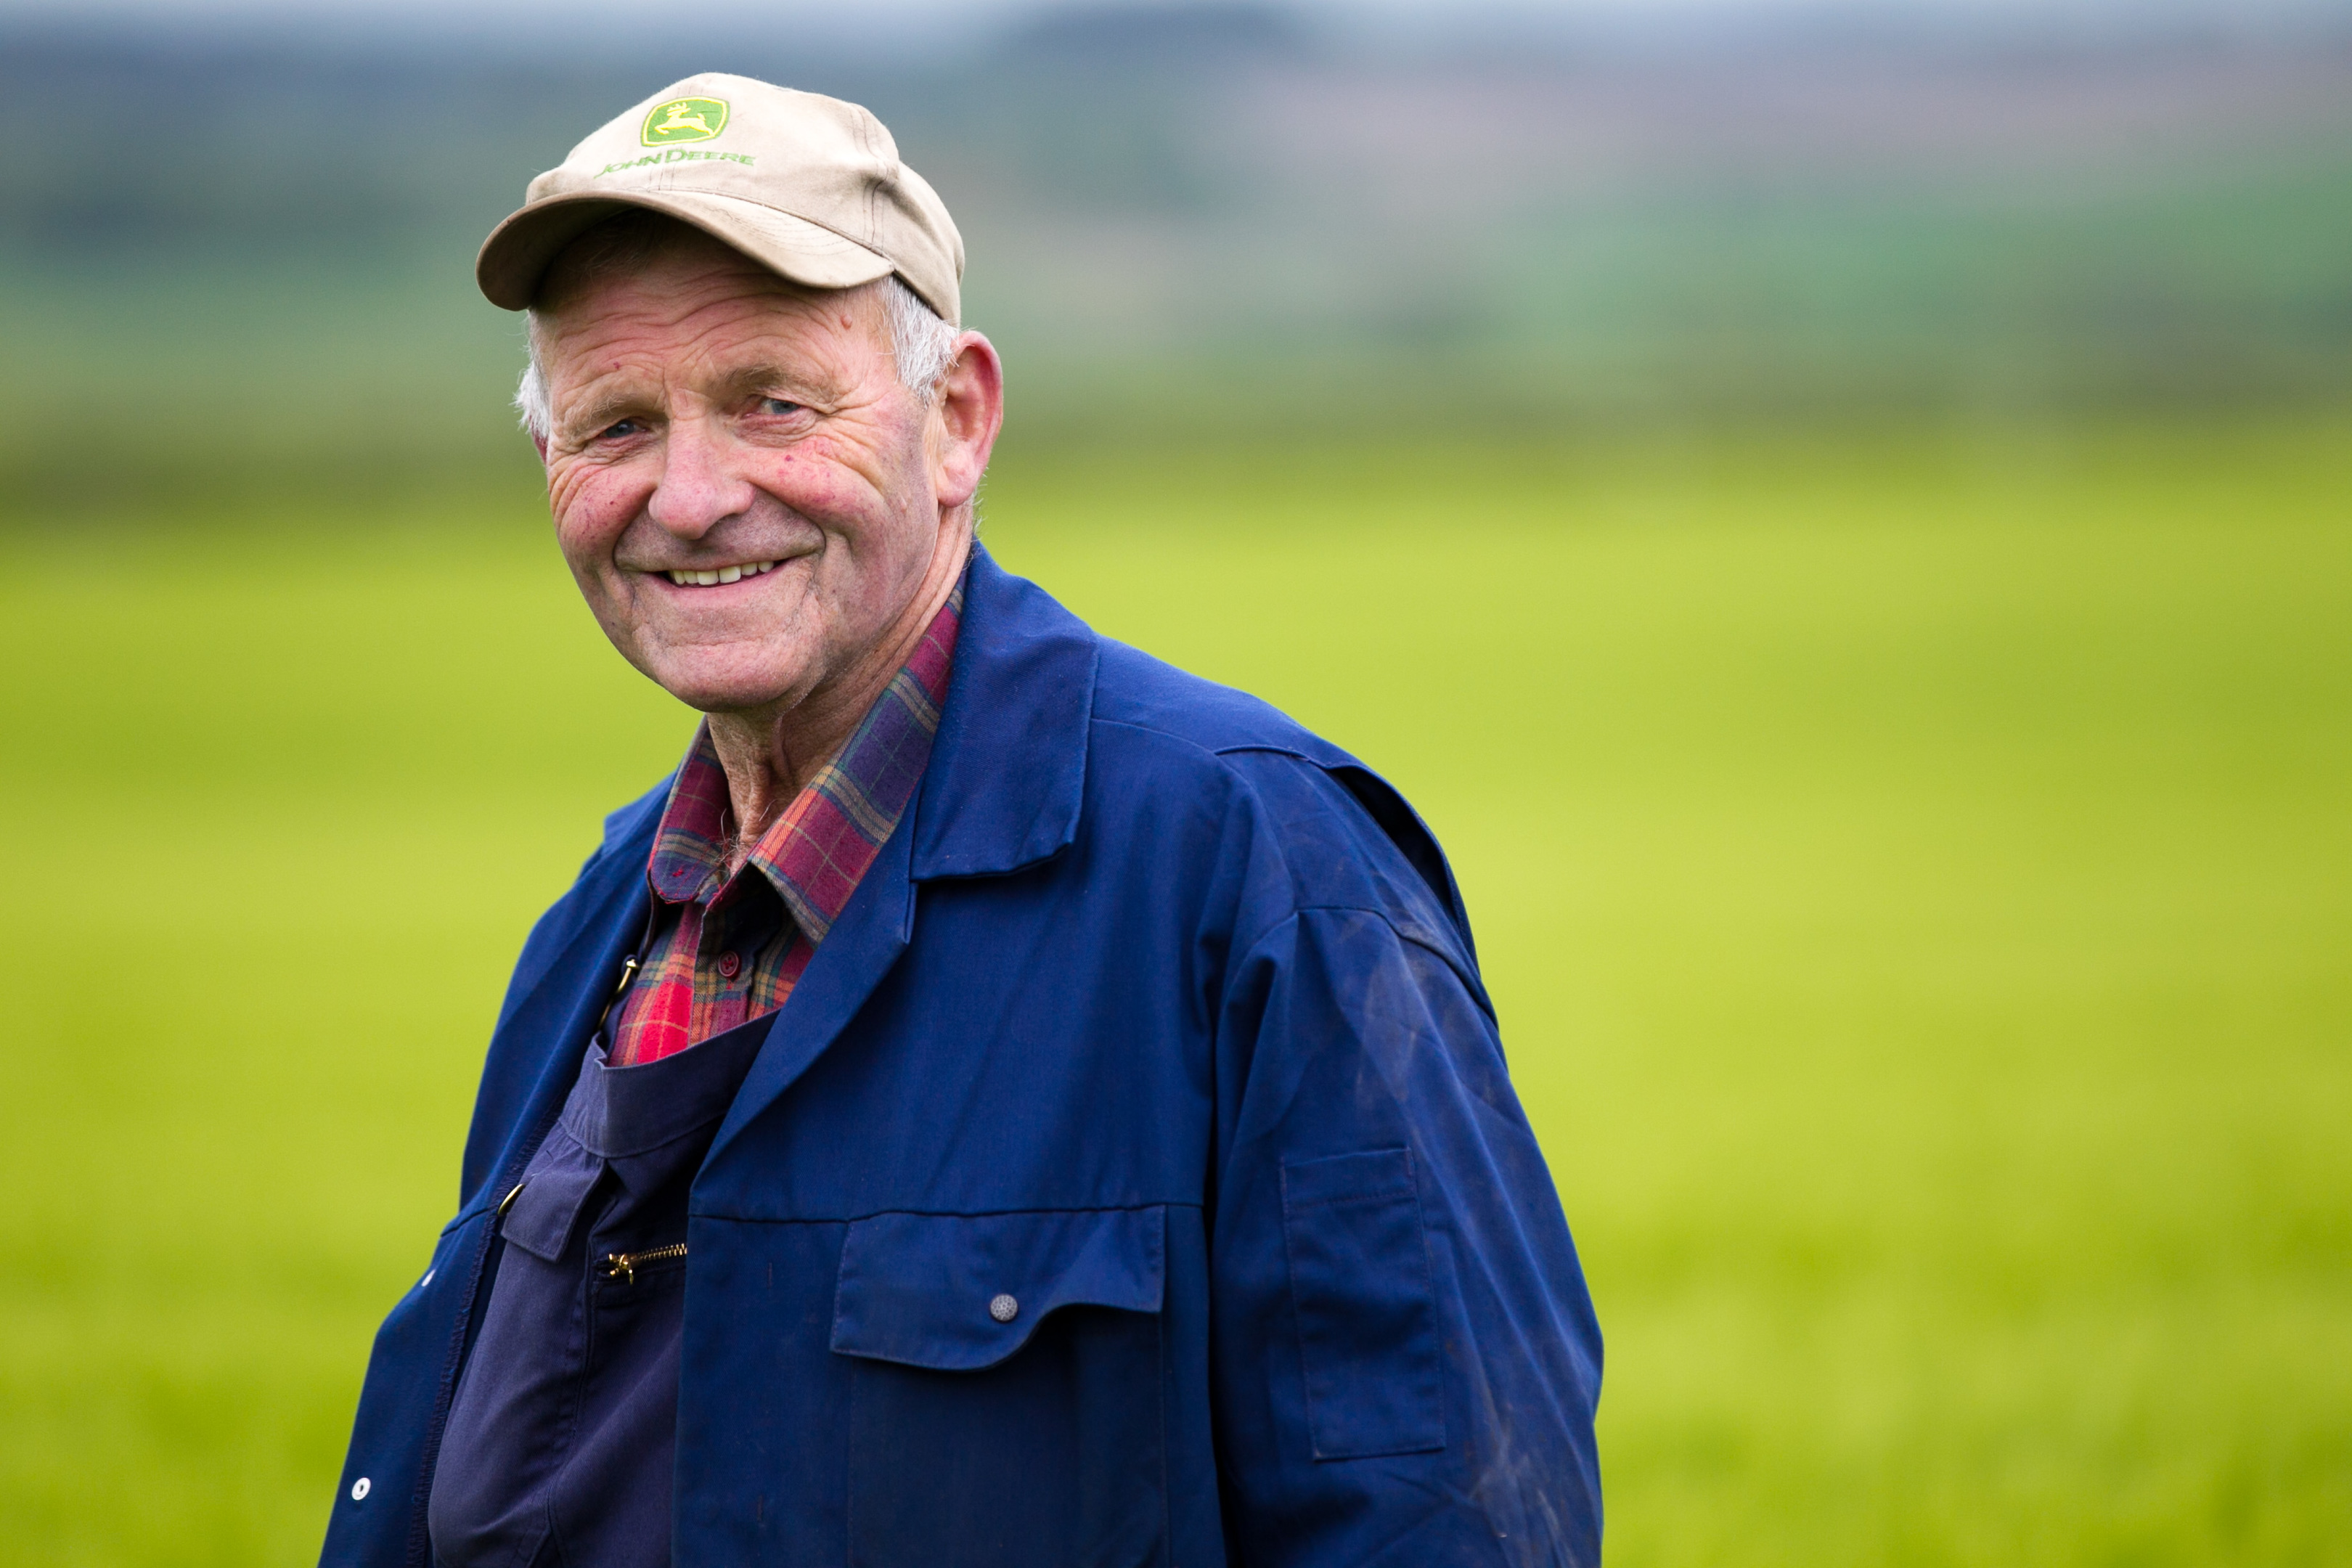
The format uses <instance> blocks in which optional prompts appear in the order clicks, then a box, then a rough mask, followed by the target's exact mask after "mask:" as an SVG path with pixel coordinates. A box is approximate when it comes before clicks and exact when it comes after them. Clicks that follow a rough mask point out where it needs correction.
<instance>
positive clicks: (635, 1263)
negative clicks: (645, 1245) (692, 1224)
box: [604, 1241, 686, 1285]
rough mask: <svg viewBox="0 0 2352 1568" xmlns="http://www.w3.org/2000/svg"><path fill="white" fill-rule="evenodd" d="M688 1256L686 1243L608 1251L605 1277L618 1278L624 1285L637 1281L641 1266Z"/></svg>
mask: <svg viewBox="0 0 2352 1568" xmlns="http://www.w3.org/2000/svg"><path fill="white" fill-rule="evenodd" d="M685 1256H686V1243H684V1242H682V1241H681V1242H678V1243H677V1244H676V1245H675V1246H672V1247H654V1248H651V1249H650V1250H648V1251H645V1252H608V1253H606V1254H604V1278H605V1279H618V1280H619V1281H620V1282H621V1283H622V1284H624V1285H634V1284H635V1283H636V1282H637V1269H638V1268H639V1266H641V1265H643V1264H647V1263H667V1262H668V1261H669V1260H670V1259H671V1258H684V1257H685Z"/></svg>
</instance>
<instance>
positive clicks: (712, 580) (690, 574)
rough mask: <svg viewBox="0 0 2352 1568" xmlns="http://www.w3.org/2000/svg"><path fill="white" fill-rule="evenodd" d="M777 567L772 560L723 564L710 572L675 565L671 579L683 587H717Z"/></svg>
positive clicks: (671, 572)
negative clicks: (731, 564) (730, 564)
mask: <svg viewBox="0 0 2352 1568" xmlns="http://www.w3.org/2000/svg"><path fill="white" fill-rule="evenodd" d="M775 569H776V563H774V562H772V561H748V562H745V563H743V564H742V565H740V566H721V567H719V568H718V569H717V570H716V571H710V572H698V571H693V570H688V569H683V568H676V567H673V568H672V569H671V570H670V573H669V580H670V581H671V582H673V583H675V584H677V585H678V586H679V587H681V588H715V587H717V586H718V585H719V584H721V583H740V582H741V581H742V580H743V579H744V578H746V577H757V576H759V575H760V574H761V573H763V572H772V571H774V570H775Z"/></svg>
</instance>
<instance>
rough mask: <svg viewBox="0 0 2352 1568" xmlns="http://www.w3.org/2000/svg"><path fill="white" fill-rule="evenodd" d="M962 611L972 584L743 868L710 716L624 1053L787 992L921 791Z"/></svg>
mask: <svg viewBox="0 0 2352 1568" xmlns="http://www.w3.org/2000/svg"><path fill="white" fill-rule="evenodd" d="M962 613H963V588H962V585H961V584H958V585H957V587H956V590H955V592H954V593H952V594H950V595H949V596H948V602H947V603H946V604H945V605H942V606H941V607H940V613H939V614H938V615H937V616H933V617H932V620H931V624H930V626H929V627H928V628H927V629H926V630H925V631H924V633H923V638H922V641H921V642H920V643H919V645H917V647H916V648H915V652H914V656H913V657H912V658H908V660H907V664H906V668H903V669H901V670H899V671H898V675H897V676H896V677H894V678H893V679H892V680H891V682H890V685H889V687H888V689H886V690H885V691H884V692H883V693H882V695H881V696H880V697H879V698H877V699H876V700H875V703H874V706H873V707H872V708H871V709H869V710H867V711H866V717H865V719H864V720H863V721H860V723H859V724H858V726H857V731H856V733H855V734H853V735H852V736H850V738H849V743H848V744H846V745H845V746H844V747H842V749H841V753H840V754H839V755H838V756H836V757H835V758H834V760H833V761H832V762H830V763H826V764H825V765H824V769H823V770H822V771H821V772H819V773H818V774H817V776H816V777H815V779H814V780H813V781H812V782H811V783H810V784H809V785H808V787H807V788H805V789H803V790H802V791H801V793H800V794H799V795H796V796H794V797H793V804H792V805H790V806H789V807H788V808H786V810H785V812H784V815H783V816H782V817H780V818H778V819H777V821H776V824H775V826H772V827H771V828H769V829H768V831H767V832H766V833H765V834H763V835H761V838H760V842H759V843H758V844H757V845H756V846H754V847H752V850H751V856H750V858H748V859H746V860H745V861H744V863H743V865H742V866H741V867H740V868H739V869H738V870H737V871H736V872H735V873H734V874H733V875H732V876H730V875H729V874H728V871H727V848H726V846H727V841H728V839H729V837H730V832H729V829H730V811H729V808H728V795H727V775H726V773H724V772H723V771H722V770H721V769H720V768H719V755H718V752H716V751H715V750H713V748H712V746H711V744H710V732H709V727H708V726H705V727H704V728H703V729H700V730H698V731H696V732H695V737H694V744H693V746H692V747H691V748H690V749H689V750H688V752H687V754H686V762H685V763H684V764H683V765H682V766H681V767H679V769H678V771H677V781H676V782H675V783H673V784H671V785H670V791H669V804H668V805H667V806H665V807H664V808H663V810H662V819H661V826H660V828H659V830H658V831H657V832H656V835H655V837H654V851H653V857H652V858H651V859H650V860H648V861H647V862H646V880H647V881H648V882H649V883H650V884H651V885H652V888H653V894H654V932H653V937H652V940H651V941H650V942H649V943H648V944H647V946H646V952H645V955H644V963H643V967H642V968H641V969H640V970H639V971H638V973H637V980H636V984H635V986H634V987H633V988H632V990H631V991H630V993H629V995H628V997H627V999H626V1000H625V1002H623V1004H622V1005H621V1016H620V1022H619V1024H618V1025H617V1026H615V1028H614V1040H613V1049H612V1054H611V1056H610V1058H608V1059H609V1060H610V1061H611V1063H612V1065H614V1067H633V1066H635V1065H637V1064H638V1063H641V1062H650V1061H658V1060H660V1059H661V1058H664V1057H667V1056H671V1055H674V1054H676V1053H677V1052H678V1051H682V1050H684V1049H686V1048H687V1047H688V1046H692V1045H696V1044H698V1043H700V1042H701V1041H703V1040H707V1039H709V1037H711V1036H713V1035H716V1034H719V1033H722V1032H724V1031H726V1030H728V1029H731V1028H733V1027H735V1026H737V1025H738V1024H742V1023H746V1022H749V1021H750V1020H751V1019H753V1018H757V1017H759V1016H761V1015H762V1014H766V1013H772V1012H773V1011H775V1010H776V1009H777V1008H779V1007H781V1006H782V1005H784V999H785V998H786V997H788V996H790V995H791V994H793V983H794V982H795V981H797V980H799V979H800V977H801V972H802V971H803V970H804V969H806V968H807V967H808V963H809V959H810V958H811V957H812V956H813V955H814V953H815V952H816V946H817V943H819V942H823V941H824V936H825V932H827V931H831V930H832V929H833V922H834V921H835V920H836V919H838V918H839V916H840V914H841V911H842V909H843V907H844V906H845V905H846V904H847V903H848V902H849V895H850V894H852V893H853V892H856V890H857V883H858V880H859V879H861V878H863V877H864V876H865V875H866V868H867V867H869V866H871V865H873V864H874V859H875V857H876V856H877V855H879V854H880V853H881V851H882V845H883V843H884V841H885V840H887V838H888V837H890V833H891V830H892V829H893V828H895V827H897V826H898V818H899V817H900V816H904V815H905V813H906V810H907V803H908V801H910V800H912V799H913V798H914V796H915V786H916V784H919V783H920V782H921V780H922V776H923V764H924V763H927V762H928V761H929V760H930V754H931V738H932V736H933V735H935V734H936V733H938V731H939V726H940V704H941V703H942V702H943V701H945V700H946V698H947V690H948V669H949V667H950V664H951V663H952V661H953V659H954V658H955V639H956V628H957V626H959V625H960V624H961V618H962Z"/></svg>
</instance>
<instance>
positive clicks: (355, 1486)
mask: <svg viewBox="0 0 2352 1568" xmlns="http://www.w3.org/2000/svg"><path fill="white" fill-rule="evenodd" d="M373 1489H375V1483H374V1482H373V1481H371V1480H369V1479H367V1478H366V1477H365V1476H362V1477H361V1478H360V1479H358V1480H355V1481H353V1482H352V1501H353V1502H365V1501H366V1500H367V1495H368V1493H369V1492H371V1491H373Z"/></svg>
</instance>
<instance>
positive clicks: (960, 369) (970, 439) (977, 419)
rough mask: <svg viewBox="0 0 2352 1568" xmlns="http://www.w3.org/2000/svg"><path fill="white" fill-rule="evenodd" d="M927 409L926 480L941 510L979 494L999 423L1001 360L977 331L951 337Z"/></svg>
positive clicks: (1002, 422)
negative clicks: (951, 354) (950, 353)
mask: <svg viewBox="0 0 2352 1568" xmlns="http://www.w3.org/2000/svg"><path fill="white" fill-rule="evenodd" d="M955 346H956V352H955V358H954V359H953V360H951V361H950V362H949V364H948V371H947V374H945V375H943V376H941V377H940V384H939V390H938V391H937V393H935V394H934V398H935V402H934V403H933V405H932V409H931V415H932V417H931V437H932V438H931V483H932V488H933V489H935V490H936V491H937V492H938V494H939V500H940V508H941V510H952V509H954V508H956V507H960V506H961V505H963V504H964V503H965V502H967V501H969V500H971V498H972V497H973V496H975V495H977V494H979V493H980V476H981V475H982V474H983V473H985V472H987V470H988V455H989V453H990V452H991V451H992V450H993V449H994V448H995V446H996V433H997V431H999V430H1001V429H1002V428H1003V426H1004V364H1003V361H1001V360H999V359H998V358H997V357H996V345H995V344H993V343H992V342H989V341H988V340H987V339H986V338H984V337H982V336H981V335H980V334H979V333H978V332H965V333H963V334H962V335H961V336H960V337H958V338H957V339H956V345H955Z"/></svg>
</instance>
